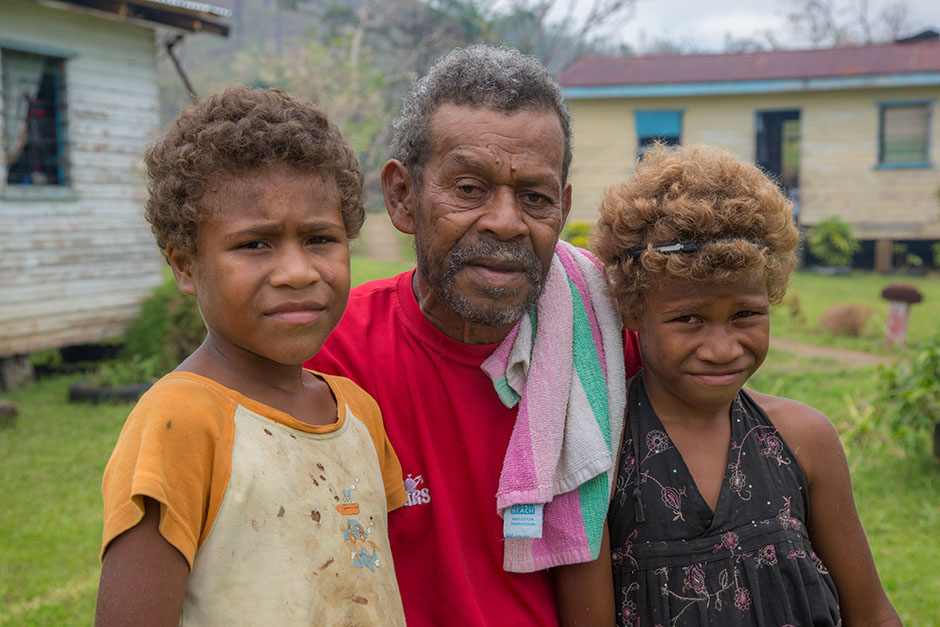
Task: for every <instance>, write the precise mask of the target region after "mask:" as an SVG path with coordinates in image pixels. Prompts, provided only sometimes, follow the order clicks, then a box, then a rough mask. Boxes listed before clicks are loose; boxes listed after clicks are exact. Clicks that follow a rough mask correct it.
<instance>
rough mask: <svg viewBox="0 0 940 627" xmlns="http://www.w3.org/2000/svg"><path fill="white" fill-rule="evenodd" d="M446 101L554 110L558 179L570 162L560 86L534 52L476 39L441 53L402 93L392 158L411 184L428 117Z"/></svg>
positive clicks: (423, 154)
mask: <svg viewBox="0 0 940 627" xmlns="http://www.w3.org/2000/svg"><path fill="white" fill-rule="evenodd" d="M444 103H453V104H456V105H458V106H467V107H473V108H482V109H492V110H494V111H499V112H502V113H506V114H513V113H516V112H518V111H522V110H545V111H554V112H555V113H557V114H558V119H559V121H560V122H561V130H562V133H563V134H564V138H565V146H564V148H565V154H564V158H563V161H562V182H566V181H567V180H568V167H569V166H570V165H571V113H569V111H568V105H567V103H566V102H565V97H564V95H563V94H562V93H561V87H559V85H558V83H557V82H555V79H554V78H552V75H551V74H549V72H548V70H547V69H546V68H545V66H544V65H542V64H541V63H540V62H539V61H538V60H537V59H535V58H534V57H530V56H527V55H524V54H522V53H521V52H519V51H518V50H515V49H513V48H507V47H496V46H493V45H488V44H475V45H472V46H468V47H466V48H455V49H454V50H452V51H450V52H449V53H447V54H446V55H444V56H442V57H441V58H439V59H438V60H437V61H436V62H435V63H434V65H432V66H431V67H430V68H429V69H428V73H427V74H426V75H425V76H424V77H422V78H420V79H419V80H417V81H416V82H415V83H414V85H412V87H411V89H410V90H409V91H408V93H406V94H405V95H404V96H403V97H402V102H401V113H400V114H399V116H398V118H396V120H395V122H394V125H393V126H394V129H395V134H394V137H393V139H392V157H393V158H395V159H398V160H399V161H401V162H402V164H404V166H405V167H406V168H407V169H408V172H409V173H410V174H411V176H412V178H413V179H414V181H415V183H416V184H418V185H420V184H421V174H422V170H423V168H424V166H425V164H426V163H427V160H428V157H429V156H430V154H431V149H432V147H431V116H433V115H434V112H435V111H437V109H438V107H440V106H441V105H442V104H444Z"/></svg>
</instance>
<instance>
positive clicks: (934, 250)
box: [930, 242, 940, 268]
mask: <svg viewBox="0 0 940 627" xmlns="http://www.w3.org/2000/svg"><path fill="white" fill-rule="evenodd" d="M930 253H931V254H932V255H933V265H934V267H935V268H940V242H934V243H933V244H931V246H930Z"/></svg>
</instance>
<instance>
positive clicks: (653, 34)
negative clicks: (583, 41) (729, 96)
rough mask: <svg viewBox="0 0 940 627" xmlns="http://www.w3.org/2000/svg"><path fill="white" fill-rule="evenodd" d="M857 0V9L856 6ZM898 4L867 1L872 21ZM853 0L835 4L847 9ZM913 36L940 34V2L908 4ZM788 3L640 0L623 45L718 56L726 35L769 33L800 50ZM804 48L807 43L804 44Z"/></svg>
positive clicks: (913, 1)
mask: <svg viewBox="0 0 940 627" xmlns="http://www.w3.org/2000/svg"><path fill="white" fill-rule="evenodd" d="M858 1H859V0H855V1H854V2H852V4H853V5H855V6H857V2H858ZM892 1H893V2H896V1H897V0H868V6H869V15H870V16H871V21H872V22H873V23H874V22H876V18H877V16H878V14H879V13H880V12H881V10H882V9H883V8H884V7H886V6H888V5H889V4H891V3H892ZM850 2H851V0H836V2H835V4H836V6H837V7H846V6H848V5H849V3H850ZM905 2H906V4H907V6H908V15H909V23H910V24H911V25H912V27H913V28H912V33H910V34H913V33H916V32H920V31H921V30H924V29H926V28H928V27H933V28H934V29H937V30H940V0H905ZM790 4H791V3H790V2H788V1H787V0H747V1H742V0H637V4H636V10H635V13H634V17H633V19H631V20H629V21H628V22H627V23H626V24H625V25H624V28H623V31H622V37H623V39H624V41H625V42H626V43H627V44H628V45H630V46H631V47H632V48H634V49H635V50H639V51H642V50H643V49H644V48H645V47H647V44H648V43H649V42H653V41H655V40H657V39H666V40H669V41H672V42H675V43H678V44H680V45H681V46H682V47H683V48H684V49H691V50H695V51H702V52H720V51H721V50H722V48H723V46H724V43H725V35H726V33H731V34H732V35H733V36H735V37H745V36H751V35H754V34H756V33H759V32H761V31H764V30H767V29H771V30H772V31H773V32H774V33H775V35H776V36H777V37H778V41H779V42H780V43H781V44H782V45H784V46H785V47H791V46H792V47H799V46H800V42H798V41H796V40H794V39H792V38H791V37H789V36H788V33H789V27H788V24H787V20H786V14H787V12H788V6H790ZM804 45H805V44H804Z"/></svg>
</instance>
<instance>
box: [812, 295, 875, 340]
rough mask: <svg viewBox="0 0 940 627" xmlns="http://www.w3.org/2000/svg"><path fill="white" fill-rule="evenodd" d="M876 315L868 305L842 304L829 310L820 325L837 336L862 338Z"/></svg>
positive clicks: (824, 314) (821, 319)
mask: <svg viewBox="0 0 940 627" xmlns="http://www.w3.org/2000/svg"><path fill="white" fill-rule="evenodd" d="M874 313H875V312H874V310H873V309H872V308H871V307H868V306H867V305H858V304H855V303H840V304H838V305H833V306H832V307H830V308H829V309H827V310H826V311H825V313H823V315H822V317H821V318H820V319H819V324H820V325H821V326H822V328H824V329H826V330H827V331H829V332H830V333H833V334H835V335H850V336H852V337H861V336H862V333H864V332H865V327H866V326H868V321H869V320H870V319H871V317H872V316H873V315H874Z"/></svg>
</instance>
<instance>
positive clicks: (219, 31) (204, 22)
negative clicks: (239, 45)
mask: <svg viewBox="0 0 940 627" xmlns="http://www.w3.org/2000/svg"><path fill="white" fill-rule="evenodd" d="M34 1H37V2H42V1H43V0H34ZM56 1H57V3H59V4H66V5H69V6H72V7H76V8H79V9H85V10H89V11H97V12H102V13H108V14H113V15H117V16H119V17H121V18H124V19H132V20H141V21H143V22H150V23H156V24H165V25H167V26H172V27H174V28H179V29H183V30H188V31H192V32H196V33H198V32H203V31H205V32H210V33H214V34H216V35H222V36H223V37H225V36H227V35H228V32H229V25H228V24H227V23H225V22H224V21H223V19H221V18H228V17H231V15H232V12H231V11H230V10H228V9H226V8H223V7H217V6H215V5H213V4H209V3H207V2H194V1H192V0H56Z"/></svg>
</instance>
